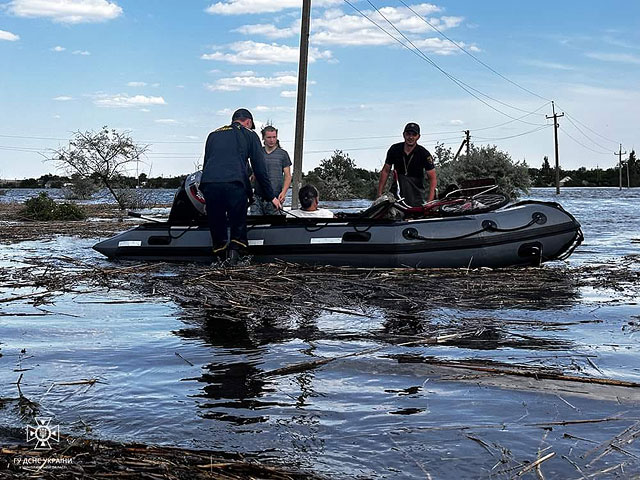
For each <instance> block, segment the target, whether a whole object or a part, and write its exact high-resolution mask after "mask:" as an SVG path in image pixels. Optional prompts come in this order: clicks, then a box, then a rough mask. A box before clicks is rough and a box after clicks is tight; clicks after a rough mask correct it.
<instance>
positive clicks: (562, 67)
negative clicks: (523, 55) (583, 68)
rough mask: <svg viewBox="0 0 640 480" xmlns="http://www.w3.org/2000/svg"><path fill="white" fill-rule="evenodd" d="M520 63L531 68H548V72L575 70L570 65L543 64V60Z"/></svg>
mask: <svg viewBox="0 0 640 480" xmlns="http://www.w3.org/2000/svg"><path fill="white" fill-rule="evenodd" d="M522 63H524V64H525V65H530V66H532V67H539V68H548V69H550V70H566V71H569V70H575V68H574V67H572V66H571V65H564V64H562V63H556V62H545V61H543V60H525V61H523V62H522Z"/></svg>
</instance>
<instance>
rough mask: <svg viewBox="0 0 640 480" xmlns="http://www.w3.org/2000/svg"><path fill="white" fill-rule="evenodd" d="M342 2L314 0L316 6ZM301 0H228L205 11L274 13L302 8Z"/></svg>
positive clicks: (214, 12)
mask: <svg viewBox="0 0 640 480" xmlns="http://www.w3.org/2000/svg"><path fill="white" fill-rule="evenodd" d="M340 3H342V0H314V2H313V6H314V7H326V6H329V5H336V4H340ZM301 6H302V5H301V2H300V0H278V1H275V0H227V1H224V2H218V3H214V4H211V5H210V6H209V7H208V8H207V9H206V10H205V12H207V13H210V14H212V15H247V14H256V13H274V12H280V11H282V10H286V9H288V8H297V9H298V10H300V8H301Z"/></svg>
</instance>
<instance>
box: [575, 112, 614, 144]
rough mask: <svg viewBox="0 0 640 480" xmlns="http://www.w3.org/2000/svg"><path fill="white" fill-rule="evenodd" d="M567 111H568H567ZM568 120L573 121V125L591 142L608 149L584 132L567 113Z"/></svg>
mask: <svg viewBox="0 0 640 480" xmlns="http://www.w3.org/2000/svg"><path fill="white" fill-rule="evenodd" d="M565 113H566V112H565ZM567 120H569V123H571V125H573V126H574V127H575V129H576V130H578V131H579V132H580V133H581V134H582V135H583V136H584V138H586V139H587V140H589V141H590V142H591V143H593V144H594V145H597V146H598V147H600V148H602V149H603V150H606V149H607V147H605V146H603V145H600V144H599V143H598V142H596V141H595V140H593V139H592V138H591V137H589V136H588V135H587V134H586V133H584V132H583V131H582V130H580V127H578V125H576V124H575V123H574V122H573V120H571V118H569V115H567Z"/></svg>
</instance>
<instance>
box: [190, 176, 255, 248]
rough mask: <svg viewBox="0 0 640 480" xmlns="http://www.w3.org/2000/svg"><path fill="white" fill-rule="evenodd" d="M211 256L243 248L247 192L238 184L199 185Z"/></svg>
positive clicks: (245, 238) (245, 232)
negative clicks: (228, 249)
mask: <svg viewBox="0 0 640 480" xmlns="http://www.w3.org/2000/svg"><path fill="white" fill-rule="evenodd" d="M200 191H201V192H202V194H203V195H204V199H205V202H206V205H207V219H208V221H209V230H210V231H211V242H212V245H213V250H214V253H218V252H221V251H223V249H224V247H225V246H226V244H227V241H228V240H229V238H228V236H227V228H229V234H230V236H231V241H230V242H229V248H230V249H234V250H236V249H239V248H241V247H245V248H246V246H247V203H248V198H247V190H246V188H245V186H244V184H243V183H242V182H216V183H201V184H200Z"/></svg>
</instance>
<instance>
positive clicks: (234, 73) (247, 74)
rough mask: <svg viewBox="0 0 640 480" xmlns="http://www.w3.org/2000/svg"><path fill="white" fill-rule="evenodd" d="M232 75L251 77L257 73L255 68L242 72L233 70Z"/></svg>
mask: <svg viewBox="0 0 640 480" xmlns="http://www.w3.org/2000/svg"><path fill="white" fill-rule="evenodd" d="M231 75H234V76H236V77H250V76H252V75H257V73H256V72H254V71H253V70H243V71H241V72H231Z"/></svg>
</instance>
